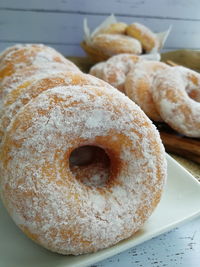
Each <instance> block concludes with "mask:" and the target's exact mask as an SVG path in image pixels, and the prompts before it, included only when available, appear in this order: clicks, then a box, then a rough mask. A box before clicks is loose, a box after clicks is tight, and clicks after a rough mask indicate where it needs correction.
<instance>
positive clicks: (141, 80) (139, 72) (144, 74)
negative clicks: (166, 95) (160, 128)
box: [124, 60, 169, 121]
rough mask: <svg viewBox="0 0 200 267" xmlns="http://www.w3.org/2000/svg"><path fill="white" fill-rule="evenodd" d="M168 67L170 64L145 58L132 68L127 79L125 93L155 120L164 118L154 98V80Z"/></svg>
mask: <svg viewBox="0 0 200 267" xmlns="http://www.w3.org/2000/svg"><path fill="white" fill-rule="evenodd" d="M166 68H169V66H168V65H167V64H165V63H162V62H158V61H146V60H143V61H140V62H138V63H137V64H136V65H135V67H133V68H132V70H131V71H130V72H129V73H128V75H127V77H126V80H125V86H124V88H125V90H124V91H125V94H126V95H127V96H128V97H129V98H130V99H131V100H133V101H134V102H135V103H136V104H138V105H139V106H140V107H141V109H142V110H143V111H144V112H145V113H146V115H147V116H148V117H149V118H151V119H152V120H154V121H162V119H161V117H160V115H159V113H158V111H157V109H156V106H155V104H154V101H153V98H152V92H151V91H152V86H153V80H154V77H155V76H156V75H157V73H158V72H159V71H160V70H163V69H166Z"/></svg>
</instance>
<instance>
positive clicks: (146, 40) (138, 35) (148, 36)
mask: <svg viewBox="0 0 200 267" xmlns="http://www.w3.org/2000/svg"><path fill="white" fill-rule="evenodd" d="M126 33H127V34H128V35H129V36H132V37H133V38H135V39H137V40H139V41H140V43H141V44H142V48H143V49H144V50H145V51H146V52H150V51H151V50H153V49H158V48H159V41H158V38H157V37H156V35H155V33H153V32H152V31H151V30H150V29H149V28H147V27H146V26H144V25H142V24H140V23H133V24H130V25H129V26H128V27H127V28H126Z"/></svg>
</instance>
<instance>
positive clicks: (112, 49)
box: [92, 33, 142, 56]
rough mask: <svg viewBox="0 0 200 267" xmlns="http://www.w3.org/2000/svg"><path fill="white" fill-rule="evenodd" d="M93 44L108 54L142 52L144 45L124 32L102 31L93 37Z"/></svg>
mask: <svg viewBox="0 0 200 267" xmlns="http://www.w3.org/2000/svg"><path fill="white" fill-rule="evenodd" d="M92 46H93V47H94V48H97V49H99V50H100V51H102V52H103V53H104V54H106V55H108V56H112V55H116V54H121V53H132V54H137V55H139V54H141V53H142V47H141V44H140V42H139V41H138V40H136V39H135V38H132V37H130V36H126V35H123V34H109V33H101V34H98V35H95V36H94V38H93V39H92Z"/></svg>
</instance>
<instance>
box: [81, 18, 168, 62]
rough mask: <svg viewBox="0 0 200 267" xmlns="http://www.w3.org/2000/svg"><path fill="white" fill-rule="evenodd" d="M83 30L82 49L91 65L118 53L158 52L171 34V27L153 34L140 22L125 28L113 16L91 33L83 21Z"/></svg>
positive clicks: (126, 25)
mask: <svg viewBox="0 0 200 267" xmlns="http://www.w3.org/2000/svg"><path fill="white" fill-rule="evenodd" d="M83 30H84V41H83V42H81V46H82V48H83V49H84V50H85V52H86V53H87V54H88V55H89V56H90V57H91V58H92V59H93V60H94V61H95V62H100V61H104V60H106V59H108V58H109V57H111V56H113V55H117V54H121V53H130V54H135V55H141V54H149V53H158V52H159V51H160V49H161V48H162V47H163V45H164V43H165V41H166V39H167V37H168V35H169V33H170V31H171V26H170V27H169V29H168V30H166V31H165V32H160V33H155V32H153V31H152V30H151V29H150V28H148V27H147V26H145V25H143V24H141V23H132V24H129V25H128V24H126V23H124V22H118V21H117V19H116V17H115V16H114V15H111V16H109V17H108V18H106V19H105V20H104V21H103V22H102V23H101V24H100V25H99V26H98V27H97V28H96V29H95V30H94V31H93V32H91V31H90V29H89V27H88V23H87V20H86V19H85V20H84V24H83Z"/></svg>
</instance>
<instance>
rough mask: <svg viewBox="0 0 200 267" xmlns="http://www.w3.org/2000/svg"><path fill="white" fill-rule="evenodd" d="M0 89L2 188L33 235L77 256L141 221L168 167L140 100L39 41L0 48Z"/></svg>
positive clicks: (124, 235)
mask: <svg viewBox="0 0 200 267" xmlns="http://www.w3.org/2000/svg"><path fill="white" fill-rule="evenodd" d="M129 61H131V62H135V61H138V58H137V57H135V56H134V57H132V58H130V60H128V61H127V64H128V65H129V63H130V62H129ZM139 61H140V60H139ZM127 67H128V66H127ZM121 90H122V89H121ZM0 94H1V103H0V105H1V106H0V120H1V123H0V125H1V129H0V174H1V176H0V195H1V199H2V201H3V203H4V205H5V207H6V209H7V210H8V213H9V214H10V216H11V217H12V219H13V221H14V222H15V223H16V225H18V227H19V228H20V229H21V230H22V231H23V232H24V233H25V234H26V235H27V236H28V237H29V238H30V239H32V240H33V241H34V242H36V243H38V244H40V245H41V246H43V247H45V248H47V249H49V250H51V251H54V252H57V253H61V254H73V255H78V254H84V253H90V252H95V251H98V250H100V249H103V248H106V247H110V246H112V245H114V244H116V243H118V242H119V241H121V240H123V239H125V238H128V237H130V236H132V235H133V234H134V233H135V232H136V231H138V229H140V228H141V227H142V226H143V224H144V222H145V221H146V220H147V219H148V218H149V216H150V215H151V214H152V212H153V211H154V209H155V208H156V206H157V204H158V203H159V201H160V198H161V195H162V192H163V188H164V185H165V181H166V174H167V170H166V159H165V150H164V147H163V144H162V142H161V139H160V136H159V133H158V131H157V129H156V127H155V126H154V125H153V123H152V122H151V120H150V119H149V118H148V117H147V116H146V115H145V113H144V112H143V111H142V110H141V109H140V108H139V106H137V105H136V104H135V103H134V102H133V101H132V100H130V99H129V98H128V97H127V96H125V95H124V94H123V93H121V92H119V91H118V90H117V89H115V88H114V87H113V86H111V85H109V84H108V83H107V82H105V81H103V80H100V79H98V78H96V77H94V76H92V75H90V74H84V73H83V72H81V71H80V70H79V69H78V68H77V67H76V66H75V65H74V64H73V63H72V62H70V61H69V60H67V59H66V58H64V57H63V56H62V55H61V54H59V53H58V52H57V51H55V50H54V49H52V48H50V47H47V46H44V45H39V44H26V45H16V46H13V47H10V48H8V49H6V50H5V51H4V52H3V53H2V54H1V55H0Z"/></svg>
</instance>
